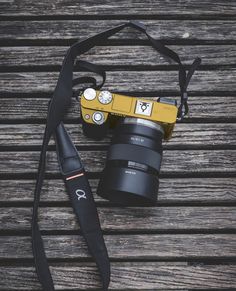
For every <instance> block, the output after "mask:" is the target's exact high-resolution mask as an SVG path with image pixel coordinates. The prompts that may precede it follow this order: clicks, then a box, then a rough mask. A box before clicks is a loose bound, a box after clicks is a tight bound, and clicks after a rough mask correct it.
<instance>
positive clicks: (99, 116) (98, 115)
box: [92, 111, 105, 125]
mask: <svg viewBox="0 0 236 291" xmlns="http://www.w3.org/2000/svg"><path fill="white" fill-rule="evenodd" d="M92 119H93V121H94V122H95V123H96V124H98V125H100V124H103V123H104V121H105V116H104V114H103V113H102V112H100V111H96V112H94V113H93V116H92Z"/></svg>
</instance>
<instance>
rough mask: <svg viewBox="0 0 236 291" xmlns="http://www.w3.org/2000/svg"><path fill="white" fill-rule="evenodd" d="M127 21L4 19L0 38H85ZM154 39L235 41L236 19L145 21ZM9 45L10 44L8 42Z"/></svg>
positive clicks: (131, 33) (126, 35)
mask: <svg viewBox="0 0 236 291" xmlns="http://www.w3.org/2000/svg"><path fill="white" fill-rule="evenodd" d="M124 22H125V20H113V21H112V23H111V20H96V21H94V20H55V21H49V20H45V21H1V23H0V40H14V41H16V40H25V41H27V40H37V41H39V40H47V41H49V43H50V42H51V41H52V40H53V41H55V40H57V41H58V40H63V43H66V40H73V41H74V40H82V39H83V38H87V37H89V36H92V35H95V34H97V33H99V32H101V31H103V30H107V29H109V28H111V26H116V25H119V24H121V23H124ZM142 22H143V23H144V24H145V25H146V26H147V28H148V33H150V34H151V35H152V36H153V37H154V38H157V39H164V40H172V41H174V42H175V41H180V40H185V41H186V40H198V41H215V40H220V41H224V42H225V41H227V40H228V41H233V40H235V39H236V22H235V21H234V20H214V21H209V20H194V21H193V20H158V21H157V20H143V21H142ZM112 39H116V40H120V39H128V40H129V41H130V43H131V40H137V39H144V36H143V34H141V33H140V32H138V31H137V30H134V29H132V28H127V29H125V30H123V31H122V32H120V33H119V34H116V35H115V36H112ZM5 44H7V43H5Z"/></svg>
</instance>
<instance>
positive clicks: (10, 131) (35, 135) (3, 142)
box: [0, 123, 236, 149]
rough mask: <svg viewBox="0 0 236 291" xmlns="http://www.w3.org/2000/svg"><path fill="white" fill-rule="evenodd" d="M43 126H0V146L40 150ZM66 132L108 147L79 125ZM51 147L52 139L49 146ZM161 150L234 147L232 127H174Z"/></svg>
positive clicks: (76, 139)
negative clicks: (31, 147) (85, 134)
mask: <svg viewBox="0 0 236 291" xmlns="http://www.w3.org/2000/svg"><path fill="white" fill-rule="evenodd" d="M44 128H45V125H42V124H1V125H0V146H4V147H7V146H41V145H42V139H43V132H44ZM66 128H67V129H68V132H69V134H70V136H71V138H72V140H73V141H74V143H75V145H77V146H88V145H91V146H108V145H109V143H110V137H111V135H110V134H109V135H108V137H106V138H104V139H102V140H94V139H92V138H87V137H85V136H84V134H83V131H82V125H81V124H66ZM50 144H51V145H54V144H55V143H54V139H52V140H51V142H50ZM163 145H164V148H165V149H174V148H178V146H181V147H185V148H188V147H196V146H199V147H201V148H204V147H209V146H210V147H211V146H227V145H230V146H235V145H236V124H235V123H214V124H212V123H210V124H207V123H204V124H194V123H190V124H183V123H182V124H181V123H180V124H177V126H176V127H175V130H174V133H173V136H172V138H171V139H170V140H169V141H168V142H164V143H163Z"/></svg>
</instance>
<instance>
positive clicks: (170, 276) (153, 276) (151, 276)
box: [0, 262, 236, 291]
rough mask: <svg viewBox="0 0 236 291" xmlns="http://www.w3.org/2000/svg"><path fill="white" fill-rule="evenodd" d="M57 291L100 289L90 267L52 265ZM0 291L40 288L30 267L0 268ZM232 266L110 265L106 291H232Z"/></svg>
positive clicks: (234, 274) (234, 277)
mask: <svg viewBox="0 0 236 291" xmlns="http://www.w3.org/2000/svg"><path fill="white" fill-rule="evenodd" d="M50 268H51V272H52V277H53V281H54V282H55V287H56V289H58V290H60V289H66V290H72V289H73V290H75V289H78V288H81V289H86V290H87V289H89V290H91V289H98V288H101V285H100V284H101V283H100V278H99V275H98V272H97V269H96V267H95V266H94V264H92V263H71V264H61V265H60V264H53V265H51V267H50ZM0 282H1V283H0V290H6V289H7V290H9V289H10V290H12V289H17V290H38V289H39V288H40V285H39V283H38V280H37V278H36V273H35V269H34V267H32V266H7V267H5V266H4V267H2V266H1V267H0ZM235 284H236V266H235V265H230V264H228V265H214V264H213V265H201V264H199V265H192V266H190V265H187V264H186V263H184V262H183V263H167V262H165V263H163V262H129V263H128V262H127V263H126V262H112V263H111V283H110V288H109V290H127V289H129V290H166V291H167V290H168V289H171V290H173V289H174V290H187V289H191V290H199V289H204V288H205V289H208V288H210V289H212V288H215V289H217V290H218V289H227V288H228V289H230V288H232V289H234V287H235Z"/></svg>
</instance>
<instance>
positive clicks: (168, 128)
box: [81, 88, 178, 140]
mask: <svg viewBox="0 0 236 291" xmlns="http://www.w3.org/2000/svg"><path fill="white" fill-rule="evenodd" d="M177 113H178V108H177V106H176V102H175V101H173V100H170V99H167V98H159V100H158V101H153V100H147V99H144V98H137V97H130V96H125V95H120V94H114V93H110V92H109V91H97V90H94V89H92V88H88V89H86V90H85V91H84V92H83V94H82V95H81V117H82V119H83V121H84V122H85V123H87V124H88V125H102V124H104V123H106V122H108V123H109V126H110V127H114V126H115V123H116V120H117V118H115V117H117V116H118V117H119V116H120V117H123V118H124V117H134V118H142V119H146V120H150V121H153V122H156V123H158V124H160V125H161V126H162V128H163V130H164V139H166V140H167V139H169V138H170V137H171V134H172V131H173V129H174V126H175V123H176V118H177Z"/></svg>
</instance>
